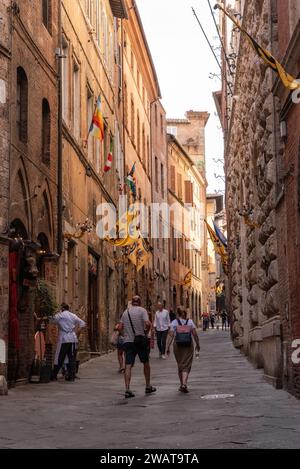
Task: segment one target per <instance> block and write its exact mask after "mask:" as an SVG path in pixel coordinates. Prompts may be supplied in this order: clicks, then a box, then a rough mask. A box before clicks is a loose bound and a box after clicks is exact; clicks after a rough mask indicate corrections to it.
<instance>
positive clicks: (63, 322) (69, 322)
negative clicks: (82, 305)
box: [51, 311, 86, 344]
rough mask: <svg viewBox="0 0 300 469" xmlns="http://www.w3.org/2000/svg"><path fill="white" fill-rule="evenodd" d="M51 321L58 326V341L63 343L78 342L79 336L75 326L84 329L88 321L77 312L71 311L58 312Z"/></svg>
mask: <svg viewBox="0 0 300 469" xmlns="http://www.w3.org/2000/svg"><path fill="white" fill-rule="evenodd" d="M51 322H53V323H54V324H56V325H57V326H58V329H59V333H58V341H59V342H60V343H61V344H64V343H70V342H71V343H77V342H78V338H77V335H76V333H75V328H76V327H79V328H80V329H82V328H83V327H85V326H86V323H85V322H84V321H83V320H82V319H80V318H79V317H78V316H76V314H74V313H71V311H61V312H60V313H57V314H56V315H55V316H54V318H53V319H52V321H51Z"/></svg>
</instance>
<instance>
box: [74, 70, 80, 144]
mask: <svg viewBox="0 0 300 469" xmlns="http://www.w3.org/2000/svg"><path fill="white" fill-rule="evenodd" d="M73 131H74V135H75V137H76V138H77V139H78V138H79V137H80V69H79V65H78V63H77V62H76V61H74V62H73Z"/></svg>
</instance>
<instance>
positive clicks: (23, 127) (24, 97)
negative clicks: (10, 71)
mask: <svg viewBox="0 0 300 469" xmlns="http://www.w3.org/2000/svg"><path fill="white" fill-rule="evenodd" d="M17 116H18V117H17V125H18V128H19V140H20V141H21V142H23V143H27V140H28V79H27V75H26V73H25V70H24V69H23V68H22V67H18V69H17Z"/></svg>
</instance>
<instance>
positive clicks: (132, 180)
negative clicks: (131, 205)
mask: <svg viewBox="0 0 300 469" xmlns="http://www.w3.org/2000/svg"><path fill="white" fill-rule="evenodd" d="M134 173H135V163H134V165H133V166H132V168H131V171H130V173H129V174H128V175H127V177H126V178H125V183H126V184H127V186H128V187H129V188H130V190H131V193H132V195H133V197H134V198H135V197H136V184H135V178H134Z"/></svg>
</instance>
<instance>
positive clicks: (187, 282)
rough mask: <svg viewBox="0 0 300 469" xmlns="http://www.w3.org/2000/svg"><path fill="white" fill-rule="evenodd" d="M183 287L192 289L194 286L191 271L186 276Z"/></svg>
mask: <svg viewBox="0 0 300 469" xmlns="http://www.w3.org/2000/svg"><path fill="white" fill-rule="evenodd" d="M183 285H185V286H186V287H190V286H191V285H192V271H191V270H189V271H188V273H187V274H186V275H185V277H184V280H183Z"/></svg>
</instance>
